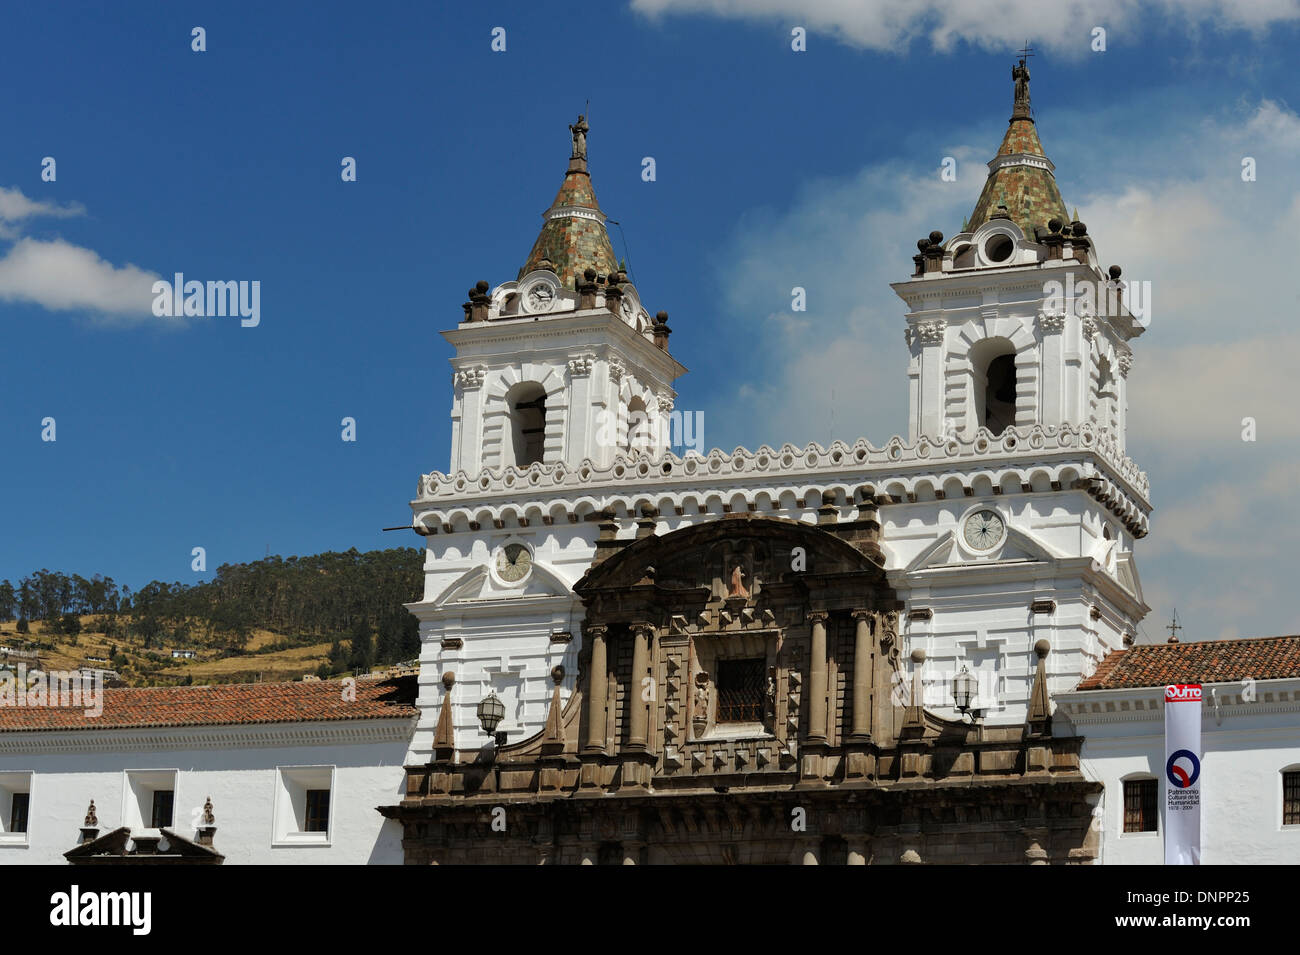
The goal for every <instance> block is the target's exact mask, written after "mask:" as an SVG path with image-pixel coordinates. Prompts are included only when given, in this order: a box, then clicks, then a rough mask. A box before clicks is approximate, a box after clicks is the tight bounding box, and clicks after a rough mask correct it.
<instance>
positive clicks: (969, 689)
mask: <svg viewBox="0 0 1300 955" xmlns="http://www.w3.org/2000/svg"><path fill="white" fill-rule="evenodd" d="M952 699H953V703H954V704H956V707H957V712H958V713H960V714H961V715H962V716H969V717H970V718H971V719H972V720H977V719H979V718H980V716H982V715H983V711H982V710H977V709H974V708H973V707H972V706H971V702H972V701H973V700H974V699H975V677H974V675H973V674H972V673H971V672H970V670H968V669H966V665H965V664H962V668H961V671H960V672H959V673H958V674H957V675H956V676H955V677H954V678H953V681H952Z"/></svg>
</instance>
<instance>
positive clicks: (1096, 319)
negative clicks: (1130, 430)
mask: <svg viewBox="0 0 1300 955" xmlns="http://www.w3.org/2000/svg"><path fill="white" fill-rule="evenodd" d="M1012 79H1013V81H1014V84H1015V93H1014V108H1013V111H1012V114H1011V120H1010V122H1009V124H1008V127H1007V131H1006V134H1005V135H1004V136H1003V138H1002V144H1001V145H1000V146H999V147H998V151H997V155H995V156H994V157H993V159H991V160H990V161H989V163H988V178H987V179H986V180H985V183H984V188H983V190H982V191H981V192H980V197H979V200H978V201H977V202H976V203H975V208H974V210H973V211H972V212H971V215H970V217H969V218H968V219H967V220H966V221H965V222H964V223H963V225H962V229H961V232H960V233H958V234H957V235H955V236H953V237H952V238H951V239H948V240H947V241H945V240H944V237H943V233H941V232H937V231H936V232H931V233H930V235H929V236H928V237H926V238H923V239H921V240H920V241H919V242H918V243H917V249H918V252H917V254H916V256H915V257H914V259H913V261H914V262H915V266H916V269H915V272H914V273H913V276H912V278H911V280H909V281H907V282H899V283H895V284H894V285H893V288H894V290H895V291H896V292H897V293H898V294H899V296H900V297H901V298H902V299H903V300H904V301H905V302H906V303H907V305H908V309H909V311H908V314H907V327H906V329H905V336H906V341H907V345H908V348H909V350H910V353H911V361H910V364H909V367H908V378H909V388H910V392H909V416H908V435H909V438H910V440H912V441H916V440H917V439H918V438H920V437H922V436H924V437H927V438H930V439H931V440H942V439H945V438H950V437H955V436H962V437H966V438H970V437H973V436H974V435H975V434H976V432H977V431H979V429H981V428H983V429H985V430H987V432H988V434H989V437H991V438H994V439H997V438H1000V437H1001V436H1002V434H1003V432H1004V431H1005V430H1006V429H1007V428H1008V427H1009V426H1011V425H1015V426H1017V427H1032V426H1034V425H1042V426H1043V427H1045V428H1059V427H1060V426H1062V425H1070V426H1072V427H1080V426H1082V425H1084V424H1085V423H1089V422H1091V423H1092V425H1093V426H1094V427H1095V428H1096V429H1097V430H1098V431H1101V432H1104V433H1106V434H1107V435H1108V437H1109V439H1110V441H1111V442H1113V443H1114V445H1115V446H1116V448H1117V450H1119V451H1120V452H1121V453H1122V452H1123V450H1124V446H1125V428H1126V417H1127V416H1126V406H1127V399H1128V388H1127V384H1128V373H1129V370H1130V368H1131V367H1132V361H1133V358H1132V356H1133V352H1132V349H1131V348H1130V346H1129V342H1130V341H1131V340H1132V339H1134V338H1136V337H1137V336H1138V335H1140V334H1142V331H1143V326H1142V325H1141V324H1140V323H1139V322H1138V321H1137V320H1136V319H1135V317H1134V316H1133V314H1132V313H1131V312H1130V311H1129V308H1128V304H1127V303H1126V302H1125V289H1124V286H1123V285H1122V283H1120V281H1119V278H1120V274H1121V273H1120V269H1119V267H1118V266H1111V267H1110V269H1109V272H1108V273H1103V272H1102V270H1101V267H1100V264H1099V260H1098V257H1097V250H1096V247H1095V246H1094V244H1093V241H1092V239H1091V237H1090V236H1089V235H1088V228H1087V226H1085V225H1084V224H1083V223H1082V222H1080V221H1078V219H1077V217H1075V216H1071V215H1070V214H1069V213H1068V212H1067V209H1066V205H1065V202H1064V201H1063V200H1062V198H1061V192H1060V190H1059V189H1058V188H1057V185H1056V177H1055V168H1056V167H1055V166H1054V165H1053V164H1052V161H1051V160H1050V159H1048V158H1047V155H1046V153H1045V152H1044V150H1043V144H1042V142H1041V141H1040V140H1039V138H1038V131H1037V128H1036V124H1035V122H1034V118H1033V115H1032V109H1031V106H1030V99H1029V69H1028V67H1027V66H1026V65H1025V60H1024V59H1023V58H1022V59H1021V60H1020V63H1019V65H1018V66H1016V67H1014V68H1013V69H1012Z"/></svg>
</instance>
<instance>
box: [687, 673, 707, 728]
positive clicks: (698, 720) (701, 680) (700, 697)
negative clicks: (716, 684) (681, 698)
mask: <svg viewBox="0 0 1300 955" xmlns="http://www.w3.org/2000/svg"><path fill="white" fill-rule="evenodd" d="M691 720H692V721H693V722H694V723H695V724H696V728H697V729H702V728H703V726H704V724H706V723H708V721H709V675H708V674H707V673H705V672H704V671H703V670H701V671H700V672H699V673H697V674H695V696H694V699H693V701H692V704H691Z"/></svg>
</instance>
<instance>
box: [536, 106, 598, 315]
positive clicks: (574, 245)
mask: <svg viewBox="0 0 1300 955" xmlns="http://www.w3.org/2000/svg"><path fill="white" fill-rule="evenodd" d="M588 129H589V127H588V125H587V120H586V117H584V116H579V117H578V121H577V122H576V123H574V124H573V125H572V126H570V127H569V132H570V134H571V135H572V137H573V152H572V154H571V155H570V157H569V168H568V171H567V172H566V173H565V174H564V182H563V183H562V184H561V185H560V191H559V192H558V193H556V194H555V201H554V202H552V203H551V207H550V208H549V209H547V210H546V212H545V213H544V214H543V216H542V218H543V219H545V223H544V224H543V225H542V231H541V232H540V233H539V234H538V236H537V241H536V242H534V243H533V250H532V251H531V252H530V253H528V260H527V261H526V262H525V263H524V266H523V268H521V269H520V270H519V276H518V278H523V277H524V276H525V275H527V274H528V273H529V272H532V271H534V270H536V269H539V268H544V267H546V264H545V263H547V262H549V266H550V267H551V268H553V269H554V270H555V274H556V275H557V276H559V279H560V284H561V285H563V286H564V287H565V288H570V289H576V288H577V281H578V278H579V276H581V275H582V273H583V272H584V271H585V270H586V269H589V268H591V269H595V270H596V272H597V273H599V274H600V275H609V274H611V273H613V272H616V271H618V259H617V258H615V256H614V248H613V246H611V245H610V242H609V233H607V232H606V231H605V213H604V212H602V211H601V209H600V204H599V203H597V202H596V193H595V191H594V190H593V189H592V187H591V176H590V174H589V173H588V172H587V130H588Z"/></svg>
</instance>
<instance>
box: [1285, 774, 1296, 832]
mask: <svg viewBox="0 0 1300 955" xmlns="http://www.w3.org/2000/svg"><path fill="white" fill-rule="evenodd" d="M1282 825H1284V826H1300V771H1297V772H1289V773H1283V774H1282Z"/></svg>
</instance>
